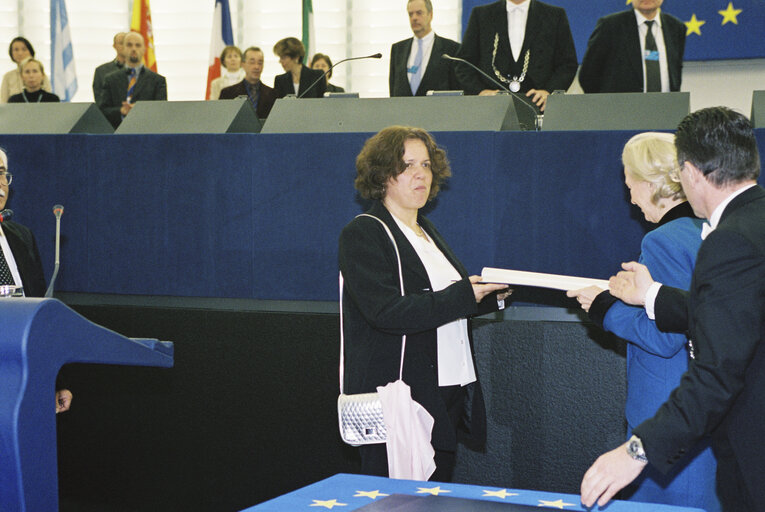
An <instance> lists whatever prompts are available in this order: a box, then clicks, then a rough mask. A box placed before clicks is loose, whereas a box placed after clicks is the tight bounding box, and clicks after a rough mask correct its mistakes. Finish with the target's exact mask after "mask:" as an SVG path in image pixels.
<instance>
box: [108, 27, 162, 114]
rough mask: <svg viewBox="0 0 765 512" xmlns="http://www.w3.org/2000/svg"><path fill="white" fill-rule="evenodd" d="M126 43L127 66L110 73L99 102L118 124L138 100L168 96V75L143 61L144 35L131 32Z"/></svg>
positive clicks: (160, 98) (126, 37) (159, 98)
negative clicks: (156, 71) (151, 68)
mask: <svg viewBox="0 0 765 512" xmlns="http://www.w3.org/2000/svg"><path fill="white" fill-rule="evenodd" d="M123 45H124V49H125V67H124V68H123V69H119V70H117V71H112V72H111V73H109V74H108V75H106V78H104V83H103V86H102V88H101V95H100V101H99V102H98V108H100V109H101V111H102V112H103V113H104V116H106V119H108V120H109V122H110V123H112V126H114V127H115V128H117V127H118V126H119V125H120V123H121V122H122V119H123V118H124V117H125V116H127V115H128V114H129V113H130V109H132V108H133V105H134V104H135V102H136V101H146V100H155V101H156V100H167V82H166V81H165V77H164V76H162V75H159V74H157V73H155V72H154V71H152V70H150V69H149V68H147V67H146V66H144V65H143V54H144V53H145V52H146V45H145V44H144V41H143V36H142V35H141V34H139V33H137V32H129V33H128V34H126V35H125V39H124V43H123ZM134 79H135V80H134Z"/></svg>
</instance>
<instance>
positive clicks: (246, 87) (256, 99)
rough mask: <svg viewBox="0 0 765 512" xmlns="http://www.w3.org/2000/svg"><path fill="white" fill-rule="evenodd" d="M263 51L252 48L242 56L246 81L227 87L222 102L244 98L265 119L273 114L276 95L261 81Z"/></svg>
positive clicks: (223, 92) (222, 95)
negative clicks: (270, 113) (269, 114)
mask: <svg viewBox="0 0 765 512" xmlns="http://www.w3.org/2000/svg"><path fill="white" fill-rule="evenodd" d="M263 62H264V57H263V51H262V50H261V49H260V48H257V47H255V46H251V47H249V48H247V49H246V50H245V51H244V54H243V55H242V69H244V73H245V74H244V80H242V81H241V82H239V83H238V84H234V85H231V86H229V87H225V88H223V89H222V90H221V91H220V97H219V99H221V100H233V99H234V98H239V97H241V96H244V97H246V98H248V99H249V102H250V106H252V108H253V109H254V110H255V112H256V114H257V115H258V118H260V119H265V118H266V117H268V113H269V112H271V107H273V106H274V102H275V101H276V93H275V92H274V90H273V89H272V88H270V87H269V86H267V85H266V84H264V83H263V82H261V81H260V75H261V73H263Z"/></svg>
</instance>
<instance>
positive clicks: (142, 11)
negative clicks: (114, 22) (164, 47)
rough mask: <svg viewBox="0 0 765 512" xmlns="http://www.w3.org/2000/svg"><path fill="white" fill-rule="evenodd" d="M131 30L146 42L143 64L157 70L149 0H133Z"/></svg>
mask: <svg viewBox="0 0 765 512" xmlns="http://www.w3.org/2000/svg"><path fill="white" fill-rule="evenodd" d="M130 30H132V31H133V32H138V33H140V34H141V35H142V36H143V40H144V43H146V53H144V54H143V65H144V66H146V67H147V68H149V69H151V70H152V71H154V72H155V73H156V72H157V57H156V55H155V54H154V30H153V28H152V25H151V9H150V8H149V0H134V1H133V17H132V19H131V21H130Z"/></svg>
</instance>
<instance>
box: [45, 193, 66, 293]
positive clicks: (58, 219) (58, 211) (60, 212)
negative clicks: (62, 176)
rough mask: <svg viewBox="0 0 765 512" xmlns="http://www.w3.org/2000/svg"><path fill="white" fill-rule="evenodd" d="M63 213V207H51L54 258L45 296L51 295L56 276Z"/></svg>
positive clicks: (58, 205)
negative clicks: (54, 233)
mask: <svg viewBox="0 0 765 512" xmlns="http://www.w3.org/2000/svg"><path fill="white" fill-rule="evenodd" d="M63 214H64V207H63V206H61V205H60V204H57V205H55V206H54V207H53V215H55V217H56V260H55V263H54V265H53V276H52V277H51V278H50V284H49V285H48V289H47V290H46V292H45V297H53V284H54V283H55V282H56V277H58V267H59V264H60V262H59V248H60V247H61V216H62V215H63Z"/></svg>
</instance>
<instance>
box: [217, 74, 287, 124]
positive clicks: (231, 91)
mask: <svg viewBox="0 0 765 512" xmlns="http://www.w3.org/2000/svg"><path fill="white" fill-rule="evenodd" d="M240 96H245V97H247V87H246V86H245V85H244V80H242V81H241V82H239V83H238V84H234V85H230V86H228V87H224V88H223V89H221V91H220V96H219V97H218V99H219V100H233V99H235V98H238V97H240ZM275 101H276V92H275V91H274V90H273V89H271V88H270V87H269V86H267V85H266V84H264V83H263V82H260V97H259V98H258V108H257V110H256V112H255V113H256V114H257V116H258V118H259V119H265V118H267V117H268V114H269V113H270V112H271V108H272V107H273V106H274V102H275ZM250 105H252V103H250Z"/></svg>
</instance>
